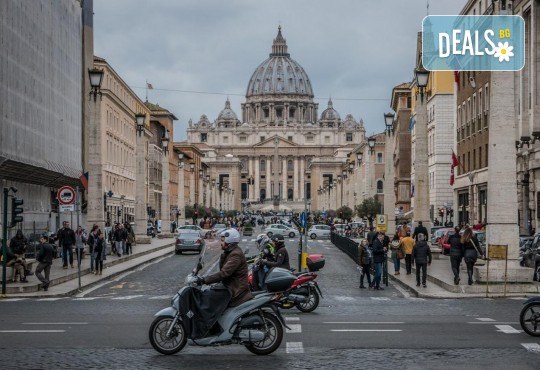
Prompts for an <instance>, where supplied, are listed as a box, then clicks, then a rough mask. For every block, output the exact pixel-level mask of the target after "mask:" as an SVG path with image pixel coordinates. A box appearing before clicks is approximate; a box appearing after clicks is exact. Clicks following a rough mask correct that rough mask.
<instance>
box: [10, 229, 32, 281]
mask: <svg viewBox="0 0 540 370" xmlns="http://www.w3.org/2000/svg"><path fill="white" fill-rule="evenodd" d="M27 244H28V240H27V239H26V238H25V236H24V235H23V232H22V230H20V229H19V230H17V233H16V234H15V236H14V237H13V238H11V240H10V241H9V248H10V249H11V251H12V252H13V254H15V255H16V256H17V258H18V259H19V260H20V261H21V264H22V266H23V268H24V274H25V276H26V275H30V271H28V267H27V264H26V258H25V254H26V246H27ZM21 279H22V277H21Z"/></svg>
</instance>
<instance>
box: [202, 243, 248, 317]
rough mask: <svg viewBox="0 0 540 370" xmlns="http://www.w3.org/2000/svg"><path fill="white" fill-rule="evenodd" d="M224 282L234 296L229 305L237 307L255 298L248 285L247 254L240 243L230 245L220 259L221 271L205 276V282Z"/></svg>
mask: <svg viewBox="0 0 540 370" xmlns="http://www.w3.org/2000/svg"><path fill="white" fill-rule="evenodd" d="M220 281H221V282H223V285H225V286H226V287H227V288H229V290H230V292H231V294H232V298H231V301H230V302H229V307H236V306H238V305H240V304H242V303H244V302H247V301H249V300H250V299H252V298H253V296H252V295H251V292H250V290H249V285H248V266H247V262H246V256H245V255H244V252H243V251H242V249H241V248H240V247H239V246H238V244H233V245H231V246H229V247H228V248H227V249H226V250H225V251H224V252H223V253H222V254H221V258H220V259H219V271H218V272H216V273H215V274H212V275H210V276H206V277H205V278H204V283H205V284H213V283H217V282H220Z"/></svg>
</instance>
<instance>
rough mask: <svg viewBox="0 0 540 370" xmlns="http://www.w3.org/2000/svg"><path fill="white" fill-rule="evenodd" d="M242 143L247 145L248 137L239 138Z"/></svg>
mask: <svg viewBox="0 0 540 370" xmlns="http://www.w3.org/2000/svg"><path fill="white" fill-rule="evenodd" d="M239 139H240V142H241V143H247V137H246V136H240V137H239Z"/></svg>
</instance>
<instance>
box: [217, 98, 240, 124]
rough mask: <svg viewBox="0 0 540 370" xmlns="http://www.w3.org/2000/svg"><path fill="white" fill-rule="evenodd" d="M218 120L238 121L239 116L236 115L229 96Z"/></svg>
mask: <svg viewBox="0 0 540 370" xmlns="http://www.w3.org/2000/svg"><path fill="white" fill-rule="evenodd" d="M218 120H223V121H237V120H238V117H237V116H236V113H234V111H233V110H232V109H231V102H230V101H229V98H227V101H226V102H225V108H223V110H222V111H221V112H220V113H219V116H218Z"/></svg>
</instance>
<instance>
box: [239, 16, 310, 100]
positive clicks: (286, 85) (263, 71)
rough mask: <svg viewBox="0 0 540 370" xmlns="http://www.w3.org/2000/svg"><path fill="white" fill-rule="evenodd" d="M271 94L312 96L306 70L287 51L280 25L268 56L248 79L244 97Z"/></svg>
mask: <svg viewBox="0 0 540 370" xmlns="http://www.w3.org/2000/svg"><path fill="white" fill-rule="evenodd" d="M273 94H296V95H305V96H309V97H313V96H314V95H313V89H312V88H311V82H310V80H309V77H308V75H307V73H306V71H304V69H303V68H302V66H301V65H300V64H298V62H296V61H295V60H294V59H291V57H290V54H289V53H288V52H287V42H286V40H285V39H284V38H283V36H282V35H281V26H280V27H279V28H278V34H277V36H276V38H275V39H274V43H273V45H272V53H271V54H270V57H269V58H268V59H266V60H265V61H264V62H262V63H261V64H260V65H259V66H258V67H257V69H256V70H255V72H253V75H252V76H251V79H250V80H249V84H248V88H247V92H246V98H247V97H250V96H255V95H273Z"/></svg>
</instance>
